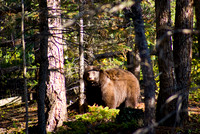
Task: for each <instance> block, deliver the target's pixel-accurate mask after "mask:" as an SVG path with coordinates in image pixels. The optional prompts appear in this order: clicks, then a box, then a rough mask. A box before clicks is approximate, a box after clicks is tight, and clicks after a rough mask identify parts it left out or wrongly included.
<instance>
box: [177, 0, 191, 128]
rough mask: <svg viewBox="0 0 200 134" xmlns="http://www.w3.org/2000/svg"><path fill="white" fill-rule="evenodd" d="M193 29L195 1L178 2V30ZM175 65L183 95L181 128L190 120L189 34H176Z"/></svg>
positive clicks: (180, 99) (179, 102)
mask: <svg viewBox="0 0 200 134" xmlns="http://www.w3.org/2000/svg"><path fill="white" fill-rule="evenodd" d="M192 28H193V0H177V1H176V16H175V30H176V29H192ZM173 44H174V47H173V49H174V51H173V55H174V63H175V74H176V82H177V91H179V92H180V93H181V94H180V95H179V97H178V98H177V111H176V112H177V117H176V119H177V125H178V126H181V125H183V124H184V123H185V122H187V120H188V95H189V87H190V73H191V59H192V37H191V34H190V33H189V34H188V33H183V32H182V33H175V34H174V43H173Z"/></svg>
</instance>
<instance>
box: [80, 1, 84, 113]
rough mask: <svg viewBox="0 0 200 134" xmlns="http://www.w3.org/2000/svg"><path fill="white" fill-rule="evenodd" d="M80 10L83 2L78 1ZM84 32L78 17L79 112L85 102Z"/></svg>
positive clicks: (81, 111)
mask: <svg viewBox="0 0 200 134" xmlns="http://www.w3.org/2000/svg"><path fill="white" fill-rule="evenodd" d="M80 4H81V5H80V12H82V11H83V8H84V7H83V3H82V2H81V3H80ZM83 37H84V33H83V18H80V39H79V44H80V45H79V56H80V63H79V81H80V97H79V99H80V102H79V112H80V113H83V112H84V103H85V95H84V87H85V86H84V81H83V74H84V46H83V44H84V40H83Z"/></svg>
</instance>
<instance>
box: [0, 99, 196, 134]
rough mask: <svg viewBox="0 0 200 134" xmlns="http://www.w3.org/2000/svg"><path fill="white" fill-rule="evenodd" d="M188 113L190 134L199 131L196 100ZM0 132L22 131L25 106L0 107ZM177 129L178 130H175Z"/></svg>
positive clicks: (32, 116)
mask: <svg viewBox="0 0 200 134" xmlns="http://www.w3.org/2000/svg"><path fill="white" fill-rule="evenodd" d="M139 108H144V103H140V104H139ZM28 111H29V127H32V126H34V125H36V124H37V104H36V103H30V104H29V108H28ZM189 114H190V122H189V123H188V124H187V125H186V126H185V127H184V130H185V129H188V132H189V133H190V134H199V133H200V104H199V103H197V102H190V103H189ZM0 115H1V116H0V134H3V133H13V132H19V133H21V132H23V130H24V128H25V106H24V104H20V105H11V106H4V107H0ZM177 129H178V130H177ZM181 130H183V128H176V129H172V128H168V127H158V128H157V129H156V133H157V134H165V133H166V134H168V133H169V131H170V132H172V131H173V132H175V133H179V134H181Z"/></svg>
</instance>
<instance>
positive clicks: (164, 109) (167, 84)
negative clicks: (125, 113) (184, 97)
mask: <svg viewBox="0 0 200 134" xmlns="http://www.w3.org/2000/svg"><path fill="white" fill-rule="evenodd" d="M155 6H156V30H157V31H156V32H157V43H158V44H157V45H158V50H157V52H158V64H159V72H160V74H161V75H160V77H159V78H160V91H159V95H158V100H157V108H156V120H157V121H160V120H161V119H163V118H164V117H166V116H169V115H171V116H170V118H168V119H167V120H166V121H165V122H163V123H162V125H164V126H173V125H174V122H175V113H174V114H173V112H174V111H175V110H176V104H175V101H174V100H172V101H171V102H167V99H168V98H169V97H171V96H172V95H174V93H175V85H176V83H175V76H174V75H175V74H174V63H173V52H172V40H171V36H165V37H164V39H163V40H162V38H161V37H162V36H164V35H166V34H167V32H168V31H169V29H170V28H171V12H170V0H156V1H155ZM172 114H173V116H172Z"/></svg>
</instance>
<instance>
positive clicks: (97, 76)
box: [84, 66, 140, 108]
mask: <svg viewBox="0 0 200 134" xmlns="http://www.w3.org/2000/svg"><path fill="white" fill-rule="evenodd" d="M84 81H85V87H86V100H87V102H88V104H89V105H93V104H95V103H96V104H98V105H103V106H108V107H109V108H119V107H120V105H125V107H131V108H135V107H136V106H137V104H138V99H139V96H140V85H139V81H138V79H137V78H136V77H135V76H134V75H133V74H132V73H131V72H129V71H126V70H123V69H119V68H113V69H108V70H101V69H100V68H99V67H95V66H88V67H86V69H85V73H84Z"/></svg>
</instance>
